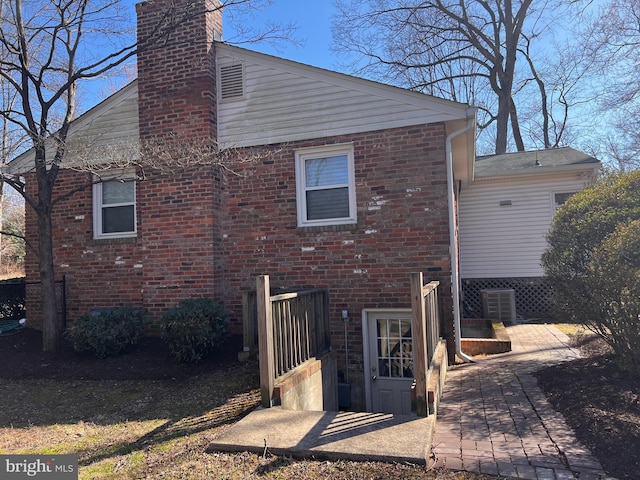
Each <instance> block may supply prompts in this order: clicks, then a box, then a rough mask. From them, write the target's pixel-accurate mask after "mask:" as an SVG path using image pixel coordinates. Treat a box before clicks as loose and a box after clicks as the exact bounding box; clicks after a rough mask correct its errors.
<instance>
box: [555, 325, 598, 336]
mask: <svg viewBox="0 0 640 480" xmlns="http://www.w3.org/2000/svg"><path fill="white" fill-rule="evenodd" d="M553 326H554V327H556V328H557V329H558V330H560V331H561V332H564V333H566V334H567V335H569V336H584V335H595V334H594V333H593V332H591V331H590V330H588V329H587V328H585V326H584V325H580V324H577V323H554V324H553Z"/></svg>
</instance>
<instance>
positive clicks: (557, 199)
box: [552, 192, 576, 214]
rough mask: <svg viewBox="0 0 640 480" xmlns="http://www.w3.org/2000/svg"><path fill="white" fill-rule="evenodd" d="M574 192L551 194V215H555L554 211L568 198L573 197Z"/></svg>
mask: <svg viewBox="0 0 640 480" xmlns="http://www.w3.org/2000/svg"><path fill="white" fill-rule="evenodd" d="M575 193H576V192H553V193H552V195H553V213H554V214H555V213H556V210H558V208H560V207H561V206H562V205H564V203H565V202H566V201H567V200H568V199H569V197H570V196H572V195H574V194H575Z"/></svg>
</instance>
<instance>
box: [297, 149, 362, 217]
mask: <svg viewBox="0 0 640 480" xmlns="http://www.w3.org/2000/svg"><path fill="white" fill-rule="evenodd" d="M296 183H297V202H298V226H300V227H309V226H314V225H345V224H350V223H356V221H357V220H356V191H355V190H356V189H355V180H354V164H353V145H351V144H340V145H328V146H324V147H316V148H307V149H302V150H298V151H297V152H296Z"/></svg>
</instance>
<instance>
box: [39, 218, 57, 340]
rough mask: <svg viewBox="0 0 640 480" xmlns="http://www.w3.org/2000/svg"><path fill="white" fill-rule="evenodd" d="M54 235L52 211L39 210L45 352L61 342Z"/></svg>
mask: <svg viewBox="0 0 640 480" xmlns="http://www.w3.org/2000/svg"><path fill="white" fill-rule="evenodd" d="M52 235H53V231H52V222H51V211H50V210H47V211H38V255H39V266H40V282H41V283H40V293H41V300H42V350H43V351H45V352H55V351H57V350H58V346H59V343H60V328H59V326H58V313H57V306H56V278H55V270H54V266H53V237H52Z"/></svg>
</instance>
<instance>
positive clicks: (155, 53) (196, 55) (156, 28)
mask: <svg viewBox="0 0 640 480" xmlns="http://www.w3.org/2000/svg"><path fill="white" fill-rule="evenodd" d="M136 11H137V14H138V44H139V46H140V48H141V50H140V52H139V53H138V95H139V98H138V106H139V123H140V137H141V138H143V139H144V138H149V137H150V136H160V137H162V136H166V135H167V134H172V133H173V134H177V135H179V136H180V137H182V138H211V139H215V138H216V136H217V128H216V126H217V119H216V65H215V52H214V40H215V39H219V38H220V36H221V34H222V9H221V8H220V2H219V0H148V1H144V2H142V3H139V4H137V5H136Z"/></svg>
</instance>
